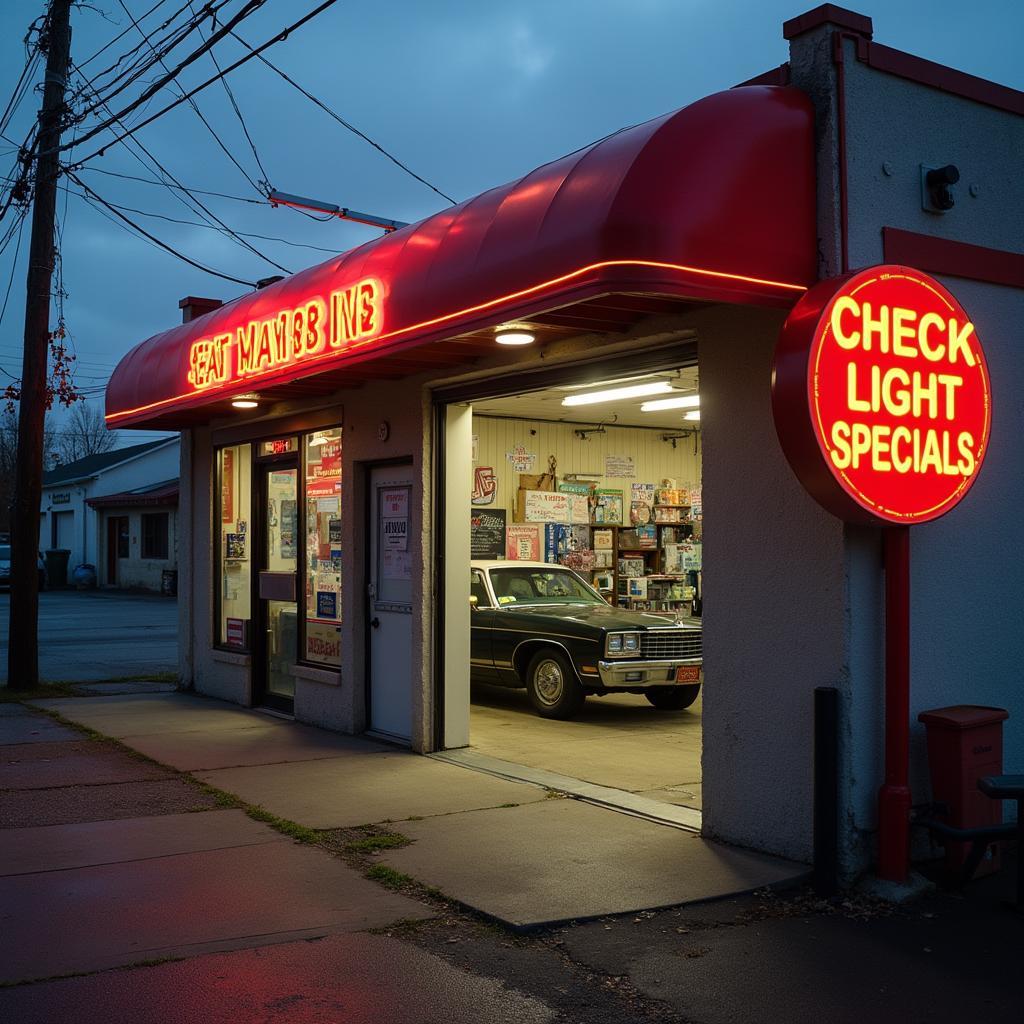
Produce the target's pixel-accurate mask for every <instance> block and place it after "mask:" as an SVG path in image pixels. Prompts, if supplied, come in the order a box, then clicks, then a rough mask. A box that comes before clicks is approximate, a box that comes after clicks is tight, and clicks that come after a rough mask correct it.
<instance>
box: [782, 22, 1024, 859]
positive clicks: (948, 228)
mask: <svg viewBox="0 0 1024 1024" xmlns="http://www.w3.org/2000/svg"><path fill="white" fill-rule="evenodd" d="M843 47H844V48H843V58H844V69H845V83H846V84H845V92H846V120H845V124H846V146H847V154H848V157H847V181H848V210H849V266H850V267H851V268H855V267H860V266H868V265H871V264H876V263H881V262H883V260H884V258H885V254H884V251H883V240H882V228H883V227H885V226H888V227H895V228H900V229H903V230H907V231H913V232H917V233H919V234H924V235H933V236H936V237H941V238H945V239H950V240H954V241H959V242H966V243H970V244H973V245H982V246H988V247H991V248H996V249H1004V250H1009V251H1013V252H1021V251H1022V250H1024V244H1022V241H1021V240H1022V239H1024V181H1022V179H1021V174H1020V171H1021V167H1022V166H1024V119H1022V118H1020V117H1019V116H1016V115H1013V114H1010V113H1007V112H1005V111H1001V110H997V109H995V108H993V107H990V106H986V105H984V104H981V103H978V102H975V101H972V100H968V99H965V98H963V97H959V96H954V95H951V94H948V93H944V92H942V91H939V90H938V89H935V88H932V87H929V86H926V85H922V84H920V83H917V82H913V81H910V80H907V79H903V78H898V77H896V76H894V75H890V74H886V73H884V72H881V71H878V70H874V69H872V68H870V67H869V66H868V64H866V63H864V62H861V61H859V60H858V59H857V55H856V46H855V43H854V42H853V41H851V40H847V41H845V42H844V44H843ZM791 63H792V66H793V74H794V80H795V82H796V84H798V85H800V86H801V87H802V88H805V89H806V90H807V91H808V92H809V93H810V94H811V95H812V97H814V99H815V102H816V106H817V108H818V143H819V152H818V170H819V183H818V190H819V202H818V208H819V250H820V252H821V254H822V274H823V276H828V275H829V274H833V273H838V272H840V269H841V266H840V249H839V238H840V231H839V219H838V218H839V207H838V203H837V202H836V201H835V197H836V195H837V193H836V191H835V190H836V187H837V181H838V176H837V174H836V171H835V169H836V168H837V166H838V163H837V161H838V150H837V137H838V136H837V123H836V104H835V102H834V100H835V92H834V89H835V85H836V75H835V65H834V63H833V62H832V58H831V28H830V27H823V28H821V29H818V30H815V31H814V32H812V33H809V34H807V35H806V36H803V37H799V38H798V39H796V40H793V41H792V44H791ZM948 163H953V164H956V165H957V166H958V167H959V169H960V172H961V180H960V184H959V185H958V186H956V188H955V193H956V197H957V203H956V206H955V208H954V209H953V210H952V211H950V212H949V213H945V214H935V213H930V212H926V211H925V210H923V209H922V208H921V188H920V165H921V164H926V165H928V166H940V165H944V164H948ZM883 165H886V166H885V167H883ZM972 184H974V185H976V186H977V192H978V195H977V196H971V194H970V186H971V185H972ZM936 276H939V278H940V280H942V281H943V283H944V284H945V285H946V286H947V287H948V288H949V289H950V290H951V291H952V292H953V294H954V295H956V296H957V298H958V299H959V300H960V301H961V302H962V303H963V305H964V306H965V307H966V309H967V310H968V312H969V313H970V314H971V316H972V318H973V320H974V322H975V324H976V326H977V331H978V335H979V337H980V338H981V340H982V343H983V345H984V348H985V352H986V355H987V358H988V361H989V367H990V370H991V375H992V387H993V427H992V437H991V443H990V448H989V453H988V458H987V461H986V464H985V466H984V468H983V470H982V472H981V475H980V477H979V479H978V482H977V483H976V484H975V486H974V487H973V489H972V491H971V493H970V494H969V495H968V497H967V498H966V499H965V501H964V502H963V504H962V505H961V506H959V507H958V508H956V509H955V510H954V511H953V512H951V513H950V514H949V515H947V516H946V517H945V518H943V519H942V520H939V521H938V522H935V523H932V524H928V525H926V526H920V527H915V529H914V531H913V533H912V541H911V559H912V561H911V575H912V584H911V586H912V602H911V616H912V620H911V633H912V649H911V719H912V731H911V739H912V742H911V788H912V793H913V800H914V802H915V803H924V802H927V801H928V800H929V799H930V797H931V794H930V789H929V785H928V771H927V758H926V752H925V747H924V731H923V728H922V727H921V726H919V725H918V724H917V721H916V719H917V715H918V713H919V712H920V711H921V710H924V709H927V708H934V707H941V706H946V705H950V704H961V703H966V704H989V705H996V706H1001V707H1006V708H1008V710H1009V711H1010V713H1011V718H1010V721H1009V722H1008V723H1007V725H1006V729H1005V741H1006V749H1005V764H1006V767H1007V770H1020V769H1021V767H1022V766H1024V704H1022V703H1021V701H1020V699H1019V697H1018V693H1019V686H1018V684H1017V667H1018V665H1019V664H1020V662H1021V660H1022V657H1024V631H1022V630H1021V628H1020V622H1021V617H1020V612H1019V594H1020V592H1021V589H1022V586H1024V558H1022V557H1021V555H1022V554H1024V551H1022V548H1021V544H1020V542H1019V541H1017V540H1015V539H1014V538H1015V537H1016V529H1015V526H1014V522H1015V520H1014V515H1015V510H1016V509H1017V508H1019V507H1020V505H1021V501H1022V500H1024V477H1022V474H1021V472H1020V457H1019V454H1018V438H1019V437H1020V436H1021V432H1022V428H1024V405H1022V402H1021V400H1020V394H1021V387H1022V384H1024V381H1022V377H1024V360H1022V359H1021V355H1020V353H1021V346H1020V333H1021V330H1020V326H1019V325H1020V324H1021V322H1022V320H1024V292H1022V291H1021V290H1019V289H1012V288H1009V287H1003V286H998V285H992V284H984V283H980V282H976V281H970V280H966V279H962V278H953V277H948V278H944V277H942V276H941V275H936ZM845 536H846V542H845V581H846V598H845V600H846V616H847V628H846V632H845V640H844V644H845V649H846V655H845V661H846V663H845V674H846V676H847V678H848V691H847V699H846V700H845V701H844V704H843V711H844V724H843V729H844V739H845V743H844V760H843V783H842V784H843V801H844V805H845V807H844V812H845V813H844V814H843V817H842V820H843V827H844V835H843V846H842V848H843V853H844V859H845V867H846V869H847V872H848V873H849V874H853V873H856V872H857V871H859V870H863V869H864V868H866V867H867V866H868V865H869V864H870V862H871V858H872V856H873V850H874V843H875V829H876V800H877V791H878V787H879V786H880V784H881V782H882V738H883V714H882V699H883V685H884V684H883V672H882V643H883V631H882V607H883V601H882V584H883V574H882V572H881V555H880V541H879V531H877V530H872V529H866V528H847V529H846V531H845Z"/></svg>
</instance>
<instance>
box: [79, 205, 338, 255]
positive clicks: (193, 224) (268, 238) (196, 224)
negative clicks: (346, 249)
mask: <svg viewBox="0 0 1024 1024" xmlns="http://www.w3.org/2000/svg"><path fill="white" fill-rule="evenodd" d="M73 194H74V195H77V196H79V198H82V199H84V198H85V196H82V195H81V193H77V192H76V193H73ZM110 205H111V206H113V207H115V208H116V209H118V210H123V211H124V212H125V213H135V214H138V215H139V216H140V217H152V218H153V219H155V220H164V221H167V222H169V223H171V224H183V225H184V226H185V227H190V228H206V229H207V230H209V231H218V230H219V229H218V228H217V227H216V226H215V225H213V224H204V223H202V222H201V221H195V220H182V219H181V218H180V217H170V216H168V215H167V214H165V213H150V212H148V211H147V210H139V209H136V208H135V207H133V206H124V205H122V204H121V203H110ZM266 205H268V206H269V205H270V204H269V203H267V204H266ZM236 234H237V235H239V236H240V237H242V238H259V239H261V240H262V241H264V242H280V243H281V244H282V245H292V246H295V247H296V248H298V249H313V250H315V251H316V252H326V253H330V254H331V255H333V256H337V255H338V250H337V249H329V248H327V247H325V246H322V245H310V244H309V243H307V242H290V241H289V240H288V239H287V238H278V237H276V236H275V235H258V234H255V233H254V232H250V231H238V232H236Z"/></svg>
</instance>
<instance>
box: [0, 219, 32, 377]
mask: <svg viewBox="0 0 1024 1024" xmlns="http://www.w3.org/2000/svg"><path fill="white" fill-rule="evenodd" d="M26 216H27V211H25V212H23V213H22V215H21V216H20V217H19V218H18V241H17V242H16V243H15V245H14V259H13V260H12V261H11V276H10V277H9V278H8V279H7V291H6V292H5V293H4V304H3V307H0V324H2V323H3V322H4V314H5V313H6V312H7V300H8V299H9V298H10V297H11V285H13V284H14V272H15V271H16V270H17V269H18V256H19V255H21V232H22V230H23V229H24V227H25V218H26ZM4 372H5V373H7V371H6V370H5V371H4ZM7 376H8V377H10V376H11V375H10V374H9V373H8V374H7ZM14 379H15V378H13V377H11V380H14Z"/></svg>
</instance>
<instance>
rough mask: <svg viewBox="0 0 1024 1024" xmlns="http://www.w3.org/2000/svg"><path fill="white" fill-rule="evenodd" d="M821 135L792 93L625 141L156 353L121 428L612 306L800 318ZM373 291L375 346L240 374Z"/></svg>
mask: <svg viewBox="0 0 1024 1024" xmlns="http://www.w3.org/2000/svg"><path fill="white" fill-rule="evenodd" d="M813 139H814V128H813V113H812V109H811V104H810V101H809V100H808V98H807V97H806V96H805V95H804V94H803V93H802V92H800V91H799V90H797V89H793V88H789V87H781V86H747V87H742V88H737V89H731V90H729V91H728V92H721V93H716V94H714V95H712V96H708V97H706V98H705V99H702V100H699V101H697V102H696V103H693V104H691V105H690V106H688V107H684V108H682V109H681V110H677V111H675V112H673V113H670V114H666V115H664V116H662V117H658V118H655V119H654V120H651V121H647V122H645V123H644V124H640V125H637V126H635V127H633V128H628V129H625V130H623V131H620V132H617V133H615V134H614V135H611V136H609V137H608V138H606V139H602V140H601V141H600V142H597V143H594V144H593V145H591V146H588V147H586V148H585V149H582V150H579V151H578V152H575V153H571V154H569V155H568V156H565V157H563V158H561V159H560V160H556V161H553V162H552V163H549V164H545V165H544V166H542V167H540V168H538V169H537V170H535V171H533V172H532V173H530V174H527V175H526V176H525V177H523V178H520V179H519V180H518V181H514V182H511V183H509V184H507V185H501V186H499V187H498V188H493V189H491V190H490V191H488V192H484V193H482V194H481V195H479V196H477V197H475V198H474V199H470V200H467V201H466V202H463V203H460V204H458V205H457V206H453V207H451V208H450V209H447V210H443V211H441V212H440V213H437V214H435V215H433V216H431V217H428V218H426V219H425V220H423V221H420V222H419V223H417V224H412V225H410V226H408V227H405V228H402V229H400V230H399V231H396V232H394V233H392V234H389V235H385V236H383V237H381V238H377V239H375V240H374V241H371V242H368V243H366V244H365V245H362V246H359V247H358V248H356V249H353V250H351V251H349V252H346V253H344V254H342V255H340V256H338V257H336V258H332V259H330V260H328V261H326V262H325V263H321V264H320V265H318V266H315V267H311V268H310V269H308V270H304V271H302V272H300V273H298V274H294V275H292V276H291V277H288V278H285V279H284V280H281V281H279V282H277V283H275V284H272V285H270V286H268V287H266V288H263V289H261V290H259V291H256V292H251V293H249V294H246V295H244V296H242V297H241V298H239V299H236V300H235V301H233V302H231V303H229V304H226V305H224V306H222V307H220V308H218V309H216V310H214V311H213V312H211V313H208V314H206V315H205V316H202V317H199V318H198V319H196V320H193V321H191V322H189V323H187V324H182V325H180V326H177V327H174V328H172V329H171V330H169V331H165V332H163V333H162V334H158V335H156V336H155V337H153V338H150V339H149V340H148V341H144V342H143V343H142V344H140V345H138V346H137V347H136V348H135V349H133V350H132V351H131V352H129V353H128V355H126V356H125V357H124V358H123V359H122V360H121V362H120V363H119V364H118V366H117V368H116V370H115V371H114V374H113V376H112V377H111V380H110V384H109V385H108V388H107V420H108V422H109V423H110V425H111V426H135V425H142V424H147V423H153V422H157V421H158V420H159V422H161V423H162V424H164V425H171V424H172V423H173V422H174V417H175V415H176V414H179V413H180V412H182V411H184V410H194V409H195V408H196V407H197V406H204V405H210V404H212V403H215V402H216V403H221V402H223V401H224V400H225V399H226V398H229V397H230V396H232V395H236V394H238V393H239V392H244V391H249V390H254V389H259V390H261V391H265V390H266V389H268V388H270V387H272V386H273V385H276V384H281V383H285V382H288V381H293V380H296V379H298V378H300V377H307V376H310V375H312V374H319V373H324V372H326V371H329V370H331V371H337V370H338V369H339V367H343V366H344V365H346V364H348V363H351V362H355V361H363V360H366V359H371V358H379V357H381V356H384V355H386V354H392V353H394V352H396V351H398V350H400V349H405V348H410V347H413V346H422V345H425V344H427V343H430V342H435V341H440V340H442V339H446V338H452V337H455V336H458V335H463V334H466V333H468V332H471V331H476V330H480V329H481V328H485V327H489V326H493V325H496V324H502V323H506V322H509V321H513V320H528V319H529V317H530V315H531V314H533V315H538V314H540V313H541V312H542V311H544V310H552V309H555V308H558V307H565V306H568V305H571V304H573V303H578V302H582V301H584V300H588V299H592V298H594V297H595V296H599V295H607V294H610V293H631V294H634V295H635V294H640V295H658V296H673V297H683V298H689V299H694V300H699V301H713V302H728V303H747V304H757V305H779V306H789V305H791V304H792V303H793V302H794V301H795V300H796V299H797V298H798V297H799V296H800V295H801V294H802V293H803V291H804V290H805V289H806V287H807V286H808V285H809V284H811V283H812V282H813V281H814V280H815V278H816V245H815V234H816V232H815V190H814V141H813ZM367 280H370V281H372V282H373V285H372V286H371V287H372V288H373V289H376V293H375V298H374V301H375V302H376V303H377V305H376V307H375V309H376V313H375V316H373V317H371V318H370V319H368V320H367V321H366V324H367V325H368V330H367V332H366V333H367V336H366V337H363V338H360V339H359V340H358V342H355V341H352V339H348V340H347V341H344V342H343V341H342V340H341V339H340V338H339V339H333V340H332V339H331V338H330V337H326V336H325V337H323V338H321V344H320V345H319V348H318V350H313V348H312V347H311V348H310V350H309V351H308V352H307V353H305V356H306V357H305V358H285V357H282V358H280V359H278V358H276V357H273V356H272V355H268V354H267V353H264V354H265V356H266V358H265V359H264V360H263V362H262V363H257V362H256V361H254V360H253V359H249V360H248V361H247V362H246V363H245V367H244V370H241V371H240V367H242V363H243V358H242V354H241V353H240V352H237V351H236V350H237V349H239V348H241V346H242V345H243V344H244V341H243V338H242V334H243V333H244V329H247V328H249V327H251V326H252V325H253V324H254V323H255V324H261V325H264V328H265V327H266V325H268V324H269V325H270V327H269V330H270V331H271V332H273V324H274V322H275V320H274V318H276V317H278V316H279V315H280V314H281V313H282V311H288V310H293V309H296V308H299V307H303V306H304V305H305V304H308V303H309V302H310V301H315V300H317V299H319V300H322V302H323V303H324V304H325V305H324V307H323V309H329V308H332V307H331V303H332V299H331V296H332V295H335V294H341V293H343V292H344V291H345V290H346V289H349V290H351V288H352V287H353V286H356V287H357V288H358V286H359V283H360V282H365V281H367ZM339 301H343V300H339ZM353 322H354V321H353ZM337 323H340V320H339V321H337ZM291 327H292V322H291V321H288V329H289V330H290V329H291ZM283 330H284V328H282V331H283ZM253 337H255V336H253ZM218 338H219V339H222V342H221V348H220V350H219V351H220V353H221V356H222V359H223V364H224V365H223V366H221V365H220V364H217V365H216V368H215V369H216V370H217V371H218V372H210V373H209V374H207V375H205V376H203V375H201V374H197V373H196V371H195V369H194V368H192V369H191V372H190V368H191V367H194V361H195V358H196V356H195V351H194V350H195V349H196V347H197V344H198V347H199V349H200V350H201V354H202V353H206V354H207V355H208V354H209V351H210V348H209V345H206V348H204V344H205V343H206V342H207V341H208V340H209V339H218ZM250 340H251V339H250ZM280 351H281V352H283V351H284V349H283V348H282V349H281V350H280ZM425 351H427V352H429V350H425ZM268 352H269V350H268ZM292 354H293V355H294V352H293V353H292ZM250 355H251V353H250ZM210 365H213V364H212V363H211V364H210ZM204 372H205V371H204ZM197 379H198V380H199V383H198V384H197V383H196V380H197ZM182 422H185V419H184V418H182Z"/></svg>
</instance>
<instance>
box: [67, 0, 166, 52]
mask: <svg viewBox="0 0 1024 1024" xmlns="http://www.w3.org/2000/svg"><path fill="white" fill-rule="evenodd" d="M165 3H167V0H156V3H155V4H153V6H152V7H150V9H149V10H148V11H146V13H145V14H140V15H139V21H145V20H146V19H147V18H148V17H149V16H150V15H151V14H152V13H153V12H154V11H155V10H157V8H160V7H163V5H164V4H165ZM182 10H184V8H182ZM179 13H180V11H179ZM130 31H131V29H130V28H126V29H124V30H123V31H121V32H118V34H117V35H116V36H114V38H113V39H111V40H110V41H109V42H107V43H104V44H103V46H101V47H100V48H99V49H98V50H97V51H96V52H95V53H94V54H93V55H92V56H91V57H87V58H86V59H85V60H83V61H82V63H81V64H79V65H78V66H79V67H80V68H84V67H86V66H87V65H89V64H91V63H92V62H93V61H94V60H95V59H96V58H97V57H98V56H99V55H100V54H101V53H105V52H106V51H107V50H109V49H110V48H111V47H112V46H113V45H114V43H116V42H117V41H118V40H119V39H123V38H124V37H125V36H126V35H128V33H129V32H130ZM158 31H159V29H158Z"/></svg>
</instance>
